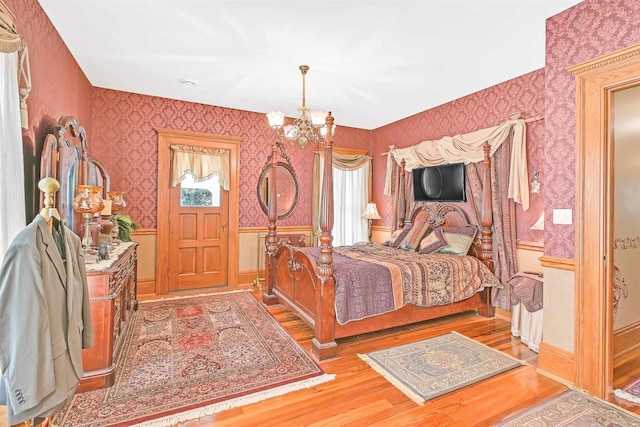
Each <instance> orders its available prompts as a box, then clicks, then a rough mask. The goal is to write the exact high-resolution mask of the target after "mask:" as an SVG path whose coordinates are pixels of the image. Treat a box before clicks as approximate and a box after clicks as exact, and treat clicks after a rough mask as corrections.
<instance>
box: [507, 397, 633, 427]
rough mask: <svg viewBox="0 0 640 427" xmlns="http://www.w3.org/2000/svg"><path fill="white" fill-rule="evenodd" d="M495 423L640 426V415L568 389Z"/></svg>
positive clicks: (510, 425) (509, 426)
mask: <svg viewBox="0 0 640 427" xmlns="http://www.w3.org/2000/svg"><path fill="white" fill-rule="evenodd" d="M496 426H499V427H529V426H540V427H544V426H549V427H593V426H607V427H608V426H611V427H633V426H636V427H637V426H640V417H638V416H637V415H635V414H633V413H631V412H628V411H625V410H624V409H622V408H618V407H617V406H614V405H613V404H611V403H608V402H605V401H603V400H600V399H596V398H593V397H590V396H588V395H586V394H584V393H581V392H578V391H574V390H568V391H565V392H564V393H562V394H559V395H558V396H555V397H552V398H551V399H549V400H546V401H544V402H542V403H539V404H537V405H536V406H534V407H532V408H530V409H528V410H526V411H523V412H520V413H519V414H516V415H514V416H512V417H510V418H507V419H506V420H504V421H502V422H501V423H499V424H496Z"/></svg>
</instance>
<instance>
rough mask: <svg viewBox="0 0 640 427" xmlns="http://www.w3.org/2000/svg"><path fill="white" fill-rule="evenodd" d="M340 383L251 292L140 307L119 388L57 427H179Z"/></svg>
mask: <svg viewBox="0 0 640 427" xmlns="http://www.w3.org/2000/svg"><path fill="white" fill-rule="evenodd" d="M333 378H334V376H333V375H327V374H325V373H324V372H323V371H322V370H321V369H320V367H319V366H318V365H317V364H316V363H315V362H314V361H313V360H312V359H311V358H310V357H309V356H308V355H307V354H306V353H305V351H304V350H303V349H302V348H301V347H300V346H299V345H298V344H297V343H296V341H295V340H293V339H292V338H291V337H290V336H289V335H288V334H287V333H286V332H285V331H284V330H283V329H282V327H281V326H280V325H279V324H278V322H277V321H276V320H275V319H274V318H273V317H272V316H271V315H270V314H269V312H268V311H267V310H266V309H265V308H263V306H262V305H261V304H260V303H259V302H258V301H257V300H256V299H255V298H254V297H253V296H252V295H251V293H249V292H234V293H223V294H215V295H209V296H198V297H192V298H180V299H170V300H164V301H155V302H147V303H140V308H139V309H138V311H137V312H135V313H134V315H133V317H132V319H131V321H130V326H129V328H128V330H127V332H126V336H125V338H124V341H123V347H122V349H121V350H120V352H119V355H118V358H117V362H116V378H115V384H114V385H113V386H112V387H109V388H107V389H102V390H96V391H90V392H86V393H78V394H76V395H75V396H74V398H73V399H72V401H71V402H69V404H68V405H67V406H66V407H65V408H64V409H63V410H62V411H61V412H60V413H59V414H58V415H57V416H56V418H55V419H54V424H55V425H59V426H73V427H83V426H86V427H89V426H91V427H95V426H107V425H109V426H112V425H115V426H130V425H133V424H136V423H142V425H153V426H166V425H175V424H178V423H179V422H183V421H187V420H191V419H195V418H199V417H203V416H206V415H211V414H213V413H216V412H220V411H223V410H226V409H229V408H233V407H236V406H240V405H243V404H248V403H253V402H257V401H259V400H263V399H266V398H269V397H273V396H278V395H282V394H285V393H287V392H290V391H293V390H299V389H302V388H308V387H312V386H314V385H316V384H320V383H323V382H326V381H330V380H332V379H333ZM149 420H150V421H149Z"/></svg>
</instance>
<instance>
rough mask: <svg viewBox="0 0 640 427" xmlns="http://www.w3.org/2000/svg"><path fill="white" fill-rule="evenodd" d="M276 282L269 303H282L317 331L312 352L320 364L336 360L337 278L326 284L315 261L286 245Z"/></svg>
mask: <svg viewBox="0 0 640 427" xmlns="http://www.w3.org/2000/svg"><path fill="white" fill-rule="evenodd" d="M274 279H275V280H274V281H273V282H274V283H273V286H272V288H271V289H269V287H268V288H267V292H266V293H265V303H267V302H266V301H267V300H268V301H270V302H271V301H276V302H281V303H282V304H284V305H286V306H288V307H289V308H291V309H292V310H294V311H295V312H296V313H297V314H298V315H299V316H300V317H302V318H303V319H304V320H305V321H306V322H307V323H308V324H309V325H310V326H311V327H312V328H314V338H313V340H312V348H311V351H312V353H313V355H314V356H315V357H316V358H317V359H318V360H322V359H327V358H331V357H335V356H336V353H337V346H336V342H335V311H334V304H335V302H334V301H335V300H334V298H335V293H334V284H335V283H334V280H333V277H331V278H329V279H325V280H324V282H323V281H322V280H321V276H320V274H319V271H318V265H317V263H316V262H315V260H314V259H313V258H311V257H309V256H307V254H305V253H304V252H302V251H300V250H297V249H296V248H295V247H292V246H288V245H283V246H281V247H280V248H279V249H278V251H277V252H276V254H275V257H274ZM318 313H320V314H319V315H318Z"/></svg>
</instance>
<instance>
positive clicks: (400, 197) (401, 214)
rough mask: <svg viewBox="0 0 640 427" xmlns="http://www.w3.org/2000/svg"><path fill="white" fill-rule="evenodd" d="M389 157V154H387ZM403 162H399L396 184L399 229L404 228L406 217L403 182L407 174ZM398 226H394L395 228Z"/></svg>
mask: <svg viewBox="0 0 640 427" xmlns="http://www.w3.org/2000/svg"><path fill="white" fill-rule="evenodd" d="M389 155H391V153H389ZM404 167H405V161H404V159H402V162H400V182H399V183H398V211H399V212H398V221H399V222H400V227H404V222H405V220H406V216H407V200H406V197H405V180H406V177H407V173H406V172H405V170H404ZM397 226H398V224H396V227H397Z"/></svg>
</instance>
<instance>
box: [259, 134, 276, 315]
mask: <svg viewBox="0 0 640 427" xmlns="http://www.w3.org/2000/svg"><path fill="white" fill-rule="evenodd" d="M277 167H278V144H277V143H274V144H273V147H272V148H271V170H270V171H269V195H268V197H269V207H268V212H269V214H268V216H269V225H268V227H267V229H268V231H267V237H266V239H265V263H264V266H265V291H264V293H263V294H262V301H263V302H264V303H265V304H267V305H273V304H277V303H278V302H279V300H278V297H277V296H276V295H275V294H274V293H273V288H274V286H275V279H276V271H275V267H276V260H275V255H276V250H277V249H278V246H277V244H276V219H277V218H278V206H277V203H278V198H277V195H276V194H277V189H276V183H277V179H276V170H277Z"/></svg>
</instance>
